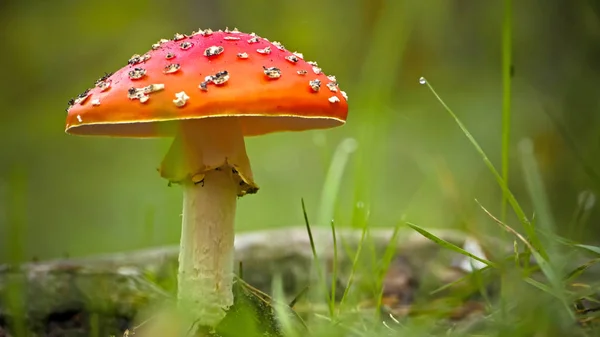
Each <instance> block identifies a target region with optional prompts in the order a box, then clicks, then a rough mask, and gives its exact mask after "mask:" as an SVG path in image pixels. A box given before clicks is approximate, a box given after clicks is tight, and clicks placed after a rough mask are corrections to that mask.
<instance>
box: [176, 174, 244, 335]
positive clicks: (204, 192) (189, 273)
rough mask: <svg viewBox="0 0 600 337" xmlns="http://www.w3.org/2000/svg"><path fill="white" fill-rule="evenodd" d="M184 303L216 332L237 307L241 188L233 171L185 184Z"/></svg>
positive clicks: (181, 274)
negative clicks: (235, 272)
mask: <svg viewBox="0 0 600 337" xmlns="http://www.w3.org/2000/svg"><path fill="white" fill-rule="evenodd" d="M182 188H183V226H182V229H181V243H180V251H179V273H178V274H179V275H178V302H179V305H180V306H181V307H182V308H185V311H184V312H189V313H191V314H192V315H193V317H192V318H193V319H194V320H196V319H199V320H200V321H199V323H200V324H201V325H205V326H216V325H217V324H218V323H219V321H220V320H221V319H222V318H223V317H224V316H225V310H227V309H228V308H229V307H230V306H231V305H232V304H233V294H232V292H231V288H232V284H233V252H234V247H233V242H234V222H235V209H236V201H237V200H236V199H237V187H236V186H235V184H234V182H233V177H232V173H231V170H228V169H227V170H226V169H221V170H212V171H209V172H207V173H206V175H205V178H204V182H203V183H199V184H194V183H189V182H186V183H183V184H182Z"/></svg>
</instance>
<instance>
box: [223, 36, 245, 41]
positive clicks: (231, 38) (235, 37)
mask: <svg viewBox="0 0 600 337" xmlns="http://www.w3.org/2000/svg"><path fill="white" fill-rule="evenodd" d="M223 40H227V41H237V40H241V38H240V37H238V36H225V37H224V38H223Z"/></svg>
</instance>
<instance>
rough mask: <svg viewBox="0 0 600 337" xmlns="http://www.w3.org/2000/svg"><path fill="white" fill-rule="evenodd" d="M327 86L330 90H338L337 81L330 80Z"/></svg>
mask: <svg viewBox="0 0 600 337" xmlns="http://www.w3.org/2000/svg"><path fill="white" fill-rule="evenodd" d="M327 88H329V91H331V92H337V91H338V89H337V85H336V84H335V82H329V83H327Z"/></svg>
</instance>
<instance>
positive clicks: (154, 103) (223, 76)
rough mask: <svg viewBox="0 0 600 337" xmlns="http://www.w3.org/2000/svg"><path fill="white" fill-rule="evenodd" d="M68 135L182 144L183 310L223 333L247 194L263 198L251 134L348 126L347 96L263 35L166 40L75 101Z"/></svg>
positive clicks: (174, 177) (174, 156)
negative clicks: (238, 217) (239, 210)
mask: <svg viewBox="0 0 600 337" xmlns="http://www.w3.org/2000/svg"><path fill="white" fill-rule="evenodd" d="M67 113H68V115H67V120H66V132H67V133H69V134H73V135H89V136H112V137H136V138H147V137H174V140H173V143H172V144H171V147H170V149H169V151H168V153H167V154H166V156H165V157H164V159H163V161H162V163H161V165H160V168H159V172H160V175H161V176H162V177H163V178H165V179H167V180H168V181H169V182H170V183H177V184H180V185H181V187H182V189H183V221H182V222H183V224H182V232H181V247H180V249H181V250H180V253H179V271H178V303H179V305H180V306H184V307H186V310H191V312H192V313H193V315H194V316H195V318H197V319H198V320H199V323H200V324H201V325H205V326H216V325H217V324H218V322H219V321H220V320H221V319H222V318H223V317H224V316H225V311H226V310H227V309H228V308H229V306H231V305H232V304H233V294H232V284H233V253H234V248H233V245H234V218H235V210H236V202H237V197H239V196H243V195H245V194H252V193H256V192H257V191H258V186H257V185H256V183H255V181H254V177H253V175H252V169H251V167H250V162H249V160H248V156H247V155H246V148H245V143H244V136H257V135H264V134H267V133H272V132H280V131H302V130H309V129H326V128H332V127H336V126H340V125H342V124H344V123H345V121H346V116H347V114H348V104H347V96H346V94H345V93H344V92H343V91H341V90H339V88H338V85H337V82H336V79H335V77H334V76H326V75H325V74H324V73H323V72H322V71H321V69H320V68H319V67H318V65H317V64H316V63H315V62H307V61H305V60H304V57H303V56H302V54H300V53H296V52H294V53H292V52H290V51H288V50H286V49H285V48H284V47H283V46H282V45H281V43H278V42H270V41H269V40H267V39H265V38H261V37H259V36H257V35H256V34H254V33H252V34H246V33H242V32H239V31H238V30H237V29H234V30H232V31H229V30H225V31H220V30H219V31H215V32H213V31H211V30H210V29H207V30H200V31H198V32H194V33H193V34H191V35H189V36H186V35H182V34H175V37H174V38H173V39H171V40H165V39H162V40H160V41H159V42H158V43H156V44H154V45H152V50H151V51H149V52H148V53H146V54H143V55H137V54H136V55H133V56H132V57H131V59H129V62H128V65H126V66H125V67H123V68H121V69H120V70H118V71H117V72H115V73H114V74H107V75H106V76H104V77H102V78H100V79H99V80H98V81H96V84H95V87H94V88H91V89H88V90H86V91H85V92H84V93H83V94H81V95H79V96H77V98H76V99H74V100H71V101H70V102H69V107H68V109H67Z"/></svg>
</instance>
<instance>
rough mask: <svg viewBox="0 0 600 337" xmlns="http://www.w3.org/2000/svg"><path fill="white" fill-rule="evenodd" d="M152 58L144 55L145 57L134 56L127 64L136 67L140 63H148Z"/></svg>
mask: <svg viewBox="0 0 600 337" xmlns="http://www.w3.org/2000/svg"><path fill="white" fill-rule="evenodd" d="M151 57H152V56H151V55H150V54H144V55H139V54H134V55H133V56H131V58H130V59H129V61H127V64H129V65H135V64H138V63H142V62H146V61H147V60H149V59H150V58H151Z"/></svg>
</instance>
